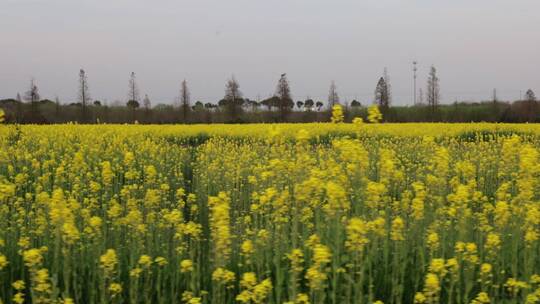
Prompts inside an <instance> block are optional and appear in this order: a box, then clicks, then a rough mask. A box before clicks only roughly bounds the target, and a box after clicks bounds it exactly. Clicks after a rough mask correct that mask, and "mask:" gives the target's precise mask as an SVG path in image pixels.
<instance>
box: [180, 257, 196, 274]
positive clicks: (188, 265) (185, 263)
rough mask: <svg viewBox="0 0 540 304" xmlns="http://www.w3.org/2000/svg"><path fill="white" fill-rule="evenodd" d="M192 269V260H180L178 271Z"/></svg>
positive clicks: (190, 270)
mask: <svg viewBox="0 0 540 304" xmlns="http://www.w3.org/2000/svg"><path fill="white" fill-rule="evenodd" d="M192 271H193V262H192V261H191V260H182V261H181V262H180V272H182V273H186V272H192Z"/></svg>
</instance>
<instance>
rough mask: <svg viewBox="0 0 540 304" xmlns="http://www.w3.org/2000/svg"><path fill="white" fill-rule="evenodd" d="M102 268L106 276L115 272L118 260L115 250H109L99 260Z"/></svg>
mask: <svg viewBox="0 0 540 304" xmlns="http://www.w3.org/2000/svg"><path fill="white" fill-rule="evenodd" d="M99 262H100V267H101V268H103V270H104V271H105V273H106V274H112V273H114V271H115V267H116V264H118V259H117V257H116V251H114V249H107V251H106V252H105V254H103V255H102V256H101V257H100V258H99Z"/></svg>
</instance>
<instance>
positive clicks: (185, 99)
mask: <svg viewBox="0 0 540 304" xmlns="http://www.w3.org/2000/svg"><path fill="white" fill-rule="evenodd" d="M190 97H191V94H190V93H189V89H188V86H187V81H186V80H185V79H184V81H182V83H181V84H180V98H179V101H180V112H181V113H182V122H187V119H188V113H189V109H190Z"/></svg>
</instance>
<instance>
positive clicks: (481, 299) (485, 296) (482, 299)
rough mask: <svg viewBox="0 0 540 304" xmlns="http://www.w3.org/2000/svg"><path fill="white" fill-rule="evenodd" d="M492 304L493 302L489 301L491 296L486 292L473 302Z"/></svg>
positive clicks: (481, 293)
mask: <svg viewBox="0 0 540 304" xmlns="http://www.w3.org/2000/svg"><path fill="white" fill-rule="evenodd" d="M489 303H491V300H490V299H489V296H488V294H487V293H485V292H480V293H479V294H478V295H477V296H476V298H475V299H474V300H472V302H471V304H489Z"/></svg>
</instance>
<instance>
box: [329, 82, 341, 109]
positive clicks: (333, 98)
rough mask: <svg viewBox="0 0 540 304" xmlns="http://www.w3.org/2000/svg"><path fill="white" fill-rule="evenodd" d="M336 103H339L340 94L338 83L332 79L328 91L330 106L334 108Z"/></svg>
mask: <svg viewBox="0 0 540 304" xmlns="http://www.w3.org/2000/svg"><path fill="white" fill-rule="evenodd" d="M336 104H339V96H338V93H337V87H336V83H335V82H334V81H333V80H332V83H330V90H329V92H328V107H329V108H330V109H332V108H333V107H334V106H335V105H336Z"/></svg>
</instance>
